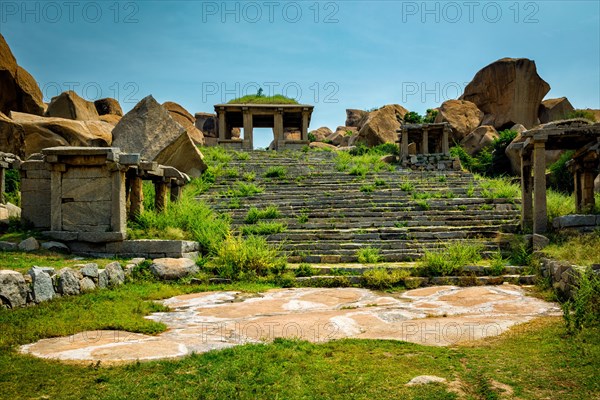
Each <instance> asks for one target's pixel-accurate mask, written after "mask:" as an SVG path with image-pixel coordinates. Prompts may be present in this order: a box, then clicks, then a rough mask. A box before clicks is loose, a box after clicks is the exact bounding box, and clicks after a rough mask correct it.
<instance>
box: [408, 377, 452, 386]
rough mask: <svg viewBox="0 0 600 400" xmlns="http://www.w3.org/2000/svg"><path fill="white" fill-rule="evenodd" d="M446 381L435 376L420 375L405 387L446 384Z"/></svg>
mask: <svg viewBox="0 0 600 400" xmlns="http://www.w3.org/2000/svg"><path fill="white" fill-rule="evenodd" d="M446 382H447V381H446V379H444V378H441V377H439V376H434V375H420V376H415V377H414V378H412V379H411V380H410V381H409V382H408V383H407V384H406V385H405V386H420V385H428V384H430V383H446Z"/></svg>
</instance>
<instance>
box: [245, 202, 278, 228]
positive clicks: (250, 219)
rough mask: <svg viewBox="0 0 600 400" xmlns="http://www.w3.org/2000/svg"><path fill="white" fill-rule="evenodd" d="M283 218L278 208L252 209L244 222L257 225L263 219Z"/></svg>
mask: <svg viewBox="0 0 600 400" xmlns="http://www.w3.org/2000/svg"><path fill="white" fill-rule="evenodd" d="M280 217H281V212H279V209H278V208H277V207H276V206H267V207H266V208H265V209H262V210H260V209H258V208H256V207H250V209H249V210H248V214H246V218H245V219H244V222H245V223H247V224H255V223H257V222H258V221H259V220H261V219H276V218H280Z"/></svg>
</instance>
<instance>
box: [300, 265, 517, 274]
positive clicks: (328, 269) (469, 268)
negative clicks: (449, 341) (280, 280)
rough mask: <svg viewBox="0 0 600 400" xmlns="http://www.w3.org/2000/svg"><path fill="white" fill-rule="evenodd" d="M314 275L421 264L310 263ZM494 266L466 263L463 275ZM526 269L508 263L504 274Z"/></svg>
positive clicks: (416, 268)
mask: <svg viewBox="0 0 600 400" xmlns="http://www.w3.org/2000/svg"><path fill="white" fill-rule="evenodd" d="M288 268H289V269H290V270H291V271H297V270H298V268H300V264H289V265H288ZM310 268H311V270H312V273H313V276H316V275H332V274H333V275H341V274H348V275H362V274H364V273H365V272H367V271H372V270H380V269H385V270H387V271H394V270H407V271H410V272H412V273H413V274H415V273H416V274H418V273H419V272H420V270H421V268H422V267H421V265H420V263H418V262H404V263H380V264H361V263H357V264H310ZM492 270H493V269H492V267H490V266H487V265H466V266H464V267H463V268H462V274H463V275H475V276H487V275H493V273H492ZM524 271H525V267H521V266H512V265H507V266H506V267H504V271H502V274H507V275H521V274H522V273H523V272H524Z"/></svg>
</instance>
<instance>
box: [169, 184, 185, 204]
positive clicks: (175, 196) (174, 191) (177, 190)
mask: <svg viewBox="0 0 600 400" xmlns="http://www.w3.org/2000/svg"><path fill="white" fill-rule="evenodd" d="M181 190H182V187H181V186H180V185H179V184H178V183H177V181H176V180H175V179H171V203H175V202H177V201H178V200H179V197H181Z"/></svg>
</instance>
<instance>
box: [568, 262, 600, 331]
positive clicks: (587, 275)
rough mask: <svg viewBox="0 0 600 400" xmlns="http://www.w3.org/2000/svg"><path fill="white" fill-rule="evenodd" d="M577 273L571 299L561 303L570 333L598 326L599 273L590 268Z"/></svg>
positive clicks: (599, 323)
mask: <svg viewBox="0 0 600 400" xmlns="http://www.w3.org/2000/svg"><path fill="white" fill-rule="evenodd" d="M577 275H578V276H577V277H576V281H577V286H576V288H575V290H574V293H573V296H572V299H571V300H569V301H567V302H565V303H564V304H563V316H564V318H565V323H566V326H567V330H568V331H569V332H571V333H573V332H580V331H581V330H583V329H584V328H590V327H598V326H600V275H598V274H597V273H595V272H594V271H593V270H592V269H591V268H587V269H585V270H583V271H579V272H578V273H577Z"/></svg>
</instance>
